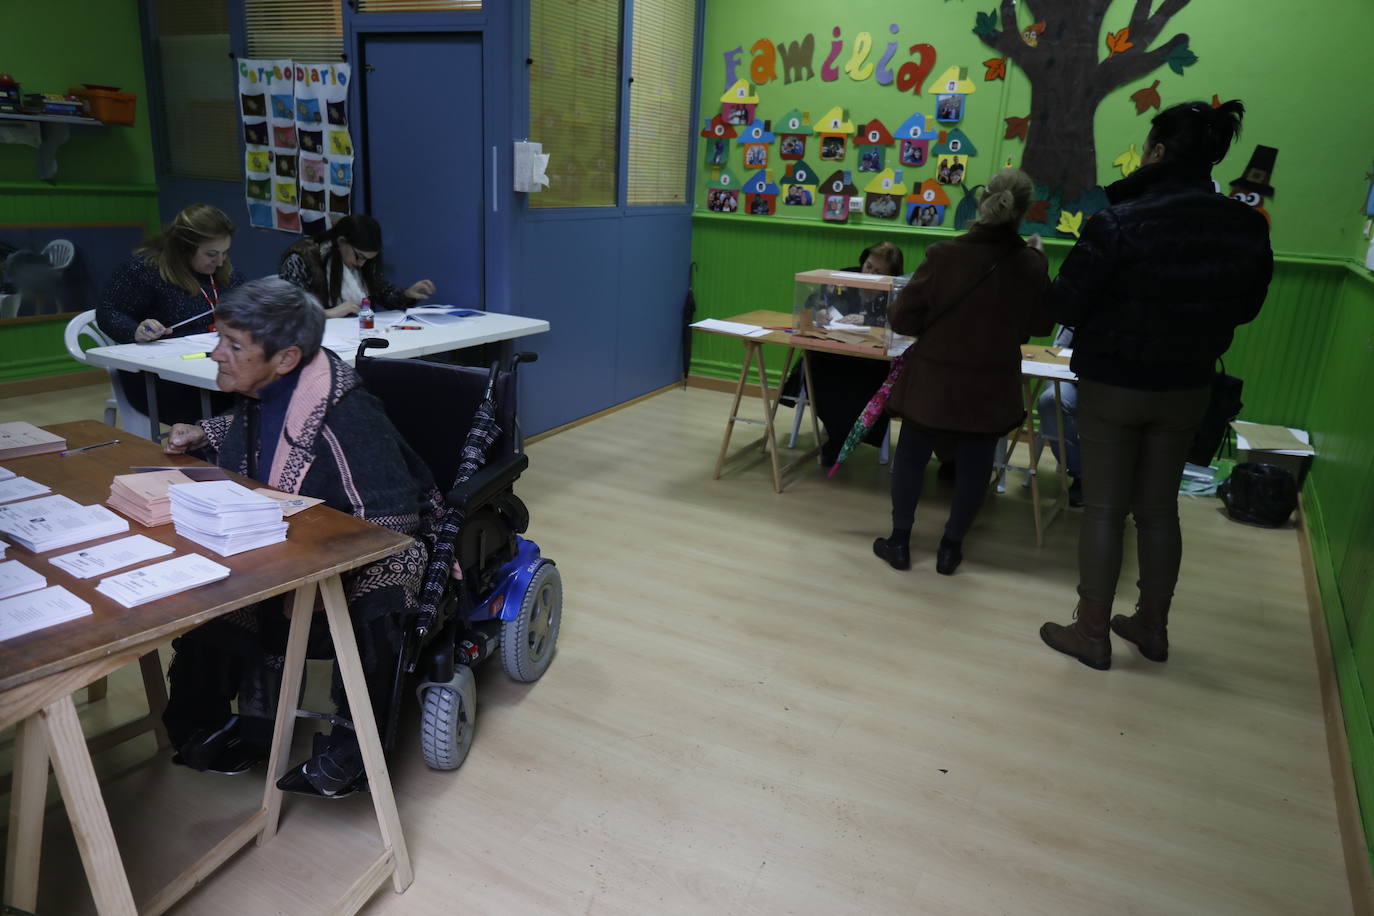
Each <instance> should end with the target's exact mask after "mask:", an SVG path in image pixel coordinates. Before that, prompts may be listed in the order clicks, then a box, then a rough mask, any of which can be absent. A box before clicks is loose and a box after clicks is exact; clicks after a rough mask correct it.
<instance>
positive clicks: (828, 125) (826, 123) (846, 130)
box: [816, 106, 854, 137]
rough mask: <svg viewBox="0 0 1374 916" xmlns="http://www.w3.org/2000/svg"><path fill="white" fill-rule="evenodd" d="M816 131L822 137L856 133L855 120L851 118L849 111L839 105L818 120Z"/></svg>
mask: <svg viewBox="0 0 1374 916" xmlns="http://www.w3.org/2000/svg"><path fill="white" fill-rule="evenodd" d="M816 133H818V134H820V135H821V136H822V137H848V136H851V135H853V133H854V122H853V121H851V120H849V112H847V111H845V110H844V109H843V108H840V107H838V106H837V107H835V108H832V109H830V110H829V111H827V112H826V113H825V116H824V117H823V118H821V119H820V120H819V121H817V122H816Z"/></svg>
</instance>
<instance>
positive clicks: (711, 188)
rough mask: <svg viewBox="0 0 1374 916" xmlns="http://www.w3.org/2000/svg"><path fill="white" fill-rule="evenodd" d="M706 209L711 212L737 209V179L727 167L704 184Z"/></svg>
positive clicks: (730, 211)
mask: <svg viewBox="0 0 1374 916" xmlns="http://www.w3.org/2000/svg"><path fill="white" fill-rule="evenodd" d="M706 209H707V210H710V211H712V212H713V213H734V212H735V211H737V210H738V209H739V179H738V178H736V177H735V176H734V173H733V172H731V171H730V170H729V169H721V170H720V174H719V175H717V176H716V177H715V179H714V180H713V181H711V182H710V183H709V184H707V185H706Z"/></svg>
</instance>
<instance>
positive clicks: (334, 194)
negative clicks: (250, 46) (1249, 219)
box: [237, 59, 354, 235]
mask: <svg viewBox="0 0 1374 916" xmlns="http://www.w3.org/2000/svg"><path fill="white" fill-rule="evenodd" d="M237 64H238V85H239V112H240V114H241V117H242V121H243V139H244V163H243V166H244V193H245V196H246V198H247V203H248V223H249V225H251V226H254V227H257V228H260V229H279V230H281V231H283V232H300V233H304V234H306V235H315V234H318V233H320V232H323V231H324V230H325V229H328V228H329V226H330V225H332V224H333V222H334V221H335V220H337V219H340V218H342V217H344V216H347V215H348V213H349V212H350V210H351V206H352V191H353V167H354V159H353V140H352V137H351V136H350V134H349V118H348V83H349V79H350V77H351V76H352V71H351V69H350V68H349V65H348V64H307V63H298V62H295V61H290V60H248V59H241V60H239V61H238V62H237Z"/></svg>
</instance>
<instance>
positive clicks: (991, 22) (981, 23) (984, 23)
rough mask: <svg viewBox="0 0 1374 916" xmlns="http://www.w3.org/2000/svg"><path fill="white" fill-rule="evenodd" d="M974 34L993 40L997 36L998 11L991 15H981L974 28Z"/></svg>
mask: <svg viewBox="0 0 1374 916" xmlns="http://www.w3.org/2000/svg"><path fill="white" fill-rule="evenodd" d="M973 34H975V35H981V36H983V37H985V38H991V37H992V36H993V35H996V34H997V10H995V9H994V10H993V11H992V12H990V13H979V14H978V21H977V23H976V24H975V25H974V26H973Z"/></svg>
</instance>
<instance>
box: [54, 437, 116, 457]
mask: <svg viewBox="0 0 1374 916" xmlns="http://www.w3.org/2000/svg"><path fill="white" fill-rule="evenodd" d="M118 444H119V440H118V439H111V440H110V441H109V442H97V443H96V444H95V445H83V446H81V447H80V448H69V449H67V450H66V451H63V452H58V453H57V455H58V457H59V458H65V457H66V456H68V455H74V454H76V453H77V452H88V451H90V450H91V449H93V448H101V447H103V446H106V445H118Z"/></svg>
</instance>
